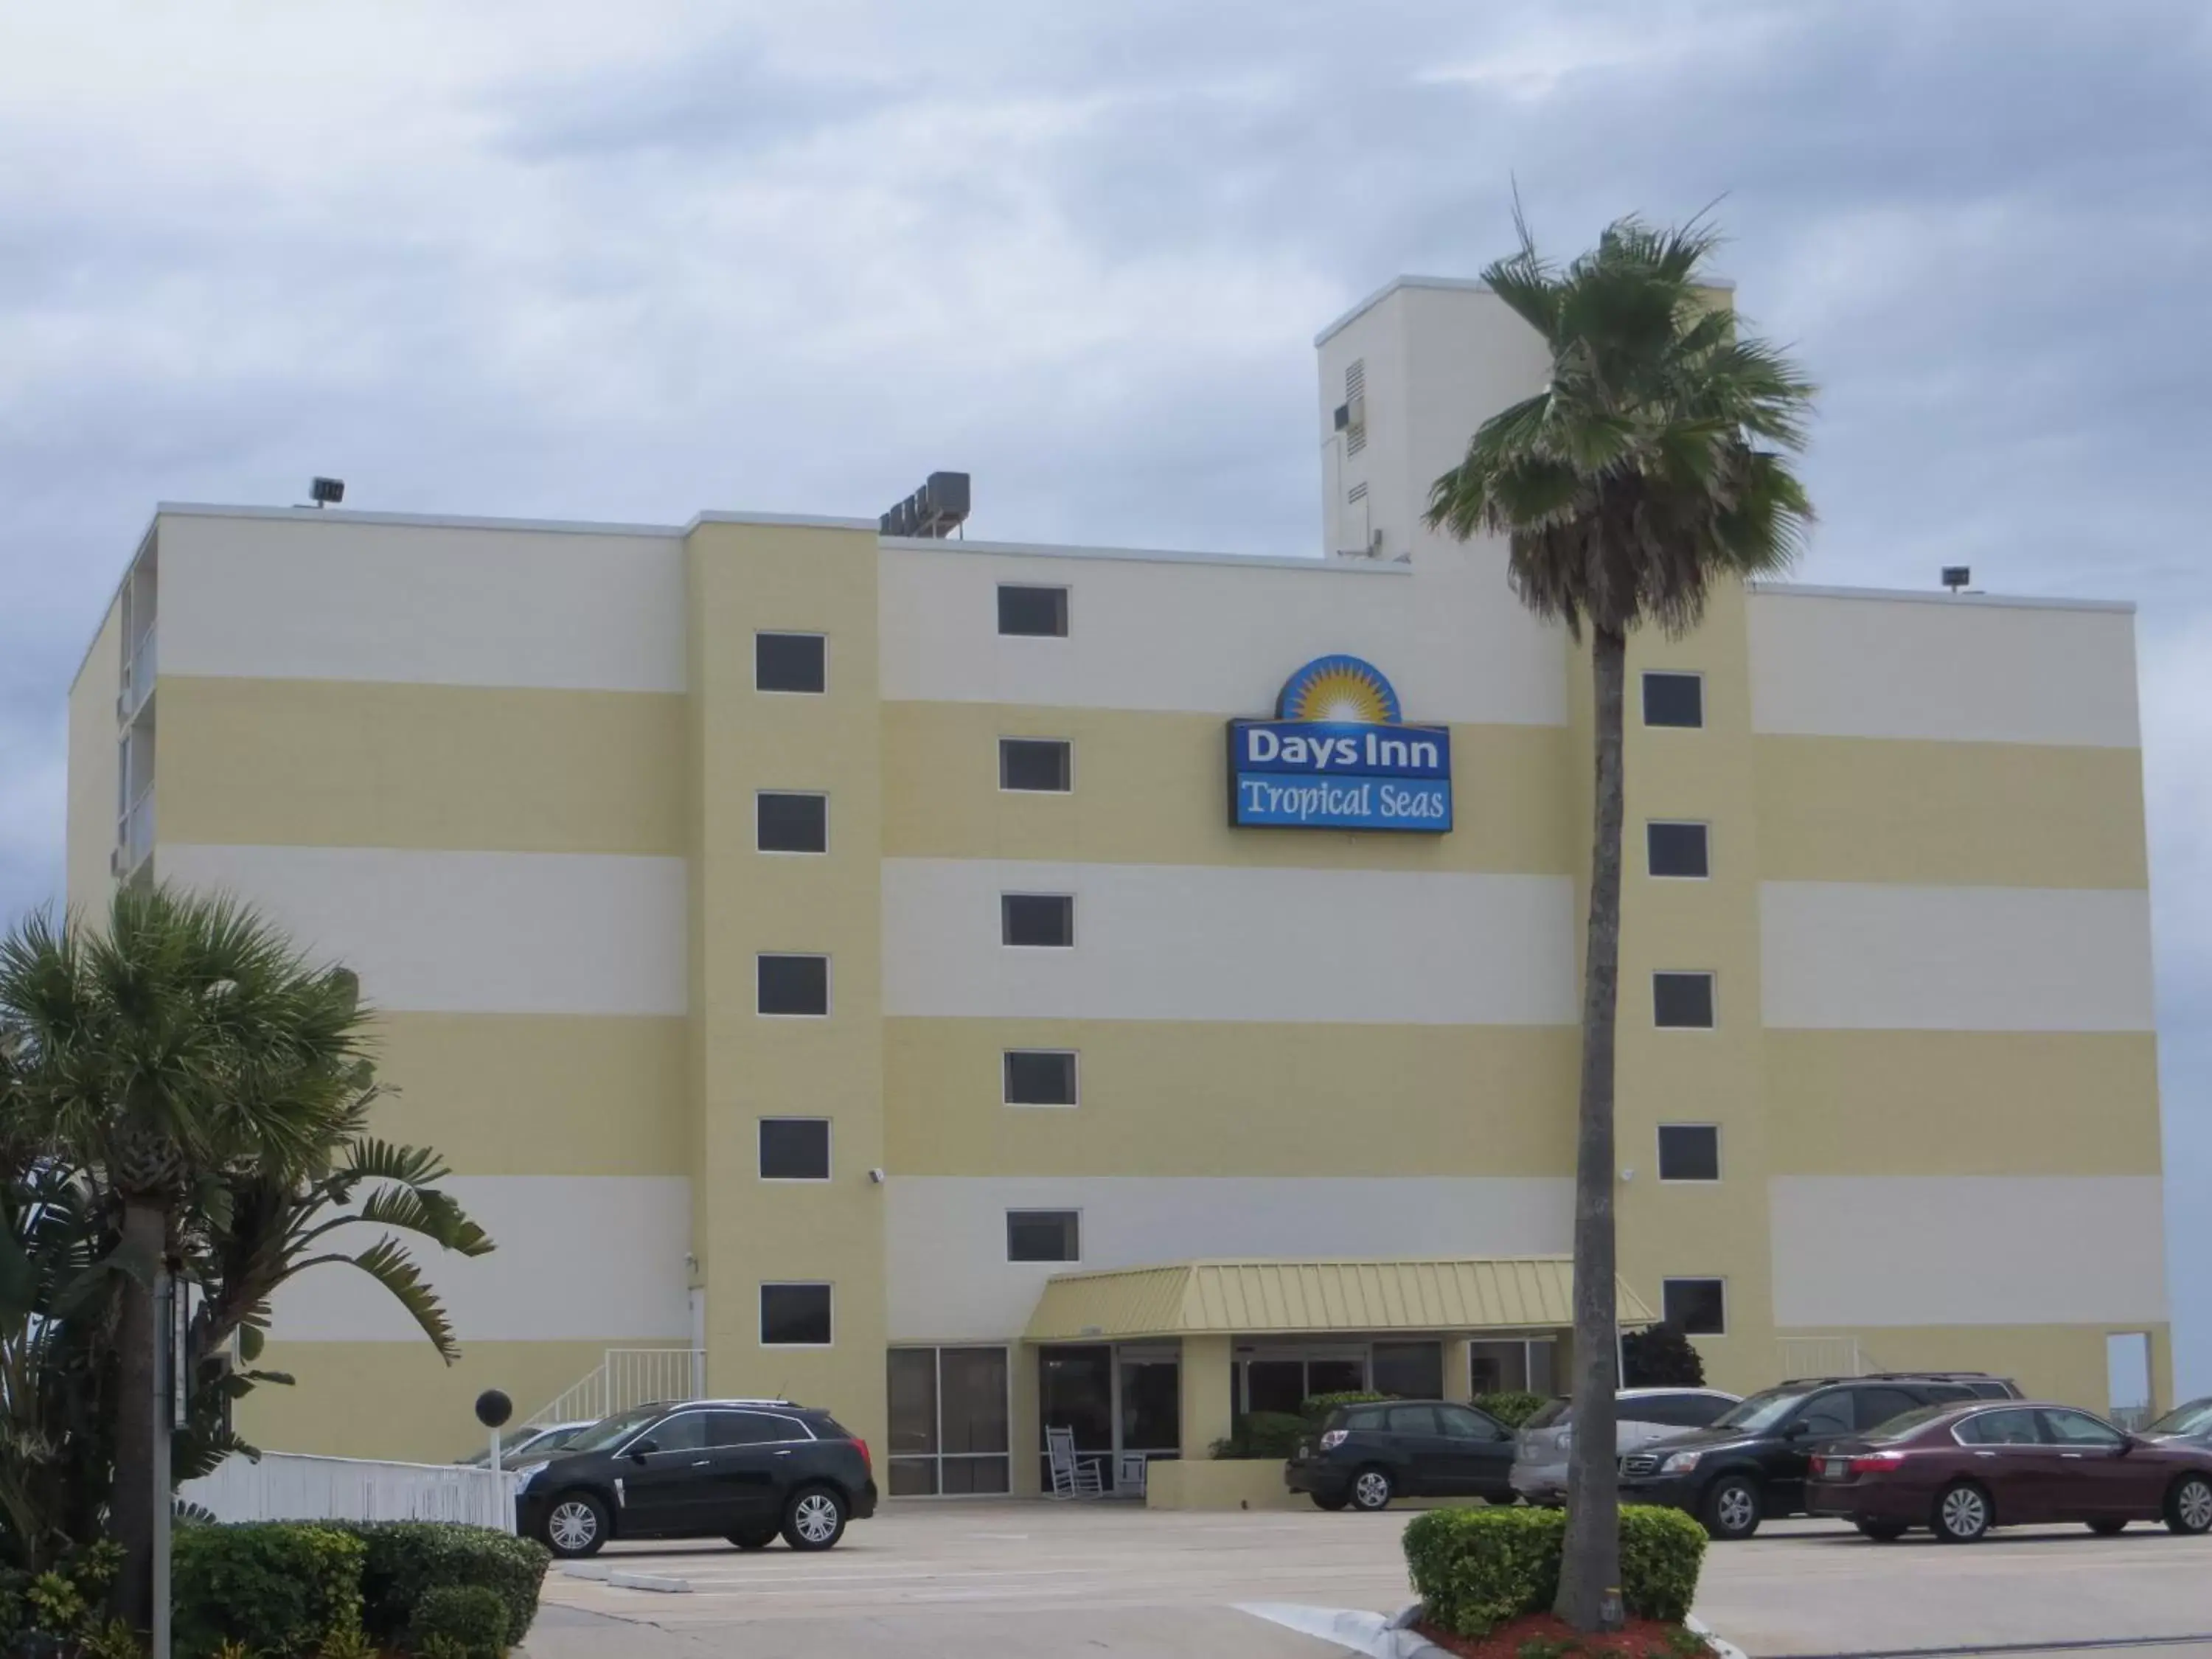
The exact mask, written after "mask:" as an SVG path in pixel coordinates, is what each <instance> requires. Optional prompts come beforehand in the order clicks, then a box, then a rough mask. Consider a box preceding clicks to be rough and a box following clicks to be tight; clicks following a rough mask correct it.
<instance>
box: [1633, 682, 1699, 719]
mask: <svg viewBox="0 0 2212 1659" xmlns="http://www.w3.org/2000/svg"><path fill="white" fill-rule="evenodd" d="M1644 724H1645V725H1646V726H1703V725H1704V724H1705V676H1704V675H1702V674H1662V673H1649V674H1646V675H1645V676H1644Z"/></svg>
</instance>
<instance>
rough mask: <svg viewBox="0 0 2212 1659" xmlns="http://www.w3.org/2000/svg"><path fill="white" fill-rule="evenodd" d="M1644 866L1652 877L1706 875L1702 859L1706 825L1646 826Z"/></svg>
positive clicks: (1656, 824)
mask: <svg viewBox="0 0 2212 1659" xmlns="http://www.w3.org/2000/svg"><path fill="white" fill-rule="evenodd" d="M1644 866H1645V867H1646V868H1647V869H1648V870H1649V871H1650V872H1651V873H1652V874H1653V875H1655V876H1709V875H1711V873H1712V871H1711V868H1710V866H1708V864H1707V861H1706V858H1705V825H1704V824H1702V823H1647V824H1645V825H1644Z"/></svg>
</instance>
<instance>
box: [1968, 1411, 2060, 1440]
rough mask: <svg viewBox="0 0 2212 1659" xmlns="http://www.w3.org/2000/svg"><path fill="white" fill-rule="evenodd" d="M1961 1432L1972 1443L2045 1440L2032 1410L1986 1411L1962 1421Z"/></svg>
mask: <svg viewBox="0 0 2212 1659" xmlns="http://www.w3.org/2000/svg"><path fill="white" fill-rule="evenodd" d="M1958 1433H1959V1438H1960V1439H1961V1440H1963V1441H1965V1442H1966V1443H1967V1444H1968V1445H1970V1446H2035V1445H2040V1444H2041V1443H2042V1441H2043V1431H2041V1430H2040V1429H2039V1428H2038V1427H2037V1426H2036V1424H2035V1413H2033V1412H1984V1413H1981V1414H1980V1415H1979V1416H1978V1417H1970V1418H1968V1419H1966V1421H1965V1422H1963V1423H1961V1424H1960V1425H1959V1431H1958Z"/></svg>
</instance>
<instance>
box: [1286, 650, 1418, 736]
mask: <svg viewBox="0 0 2212 1659" xmlns="http://www.w3.org/2000/svg"><path fill="white" fill-rule="evenodd" d="M1275 718H1276V719H1277V720H1315V721H1323V722H1327V723H1328V724H1330V725H1333V726H1396V725H1398V724H1399V723H1400V718H1401V717H1400V715H1399V713H1398V694H1397V693H1396V692H1395V691H1394V690H1391V689H1390V682H1389V681H1388V680H1386V679H1384V678H1383V674H1382V671H1380V670H1379V669H1377V668H1376V666H1375V665H1373V664H1372V663H1367V662H1362V661H1361V660H1360V659H1358V658H1357V657H1346V656H1334V657H1316V658H1315V659H1313V660H1312V661H1311V662H1310V663H1308V664H1307V665H1305V666H1304V668H1301V669H1300V670H1298V671H1297V673H1295V674H1293V675H1291V678H1289V679H1288V680H1286V681H1285V682H1284V684H1283V695H1282V696H1280V697H1279V698H1278V699H1277V700H1276V702H1275Z"/></svg>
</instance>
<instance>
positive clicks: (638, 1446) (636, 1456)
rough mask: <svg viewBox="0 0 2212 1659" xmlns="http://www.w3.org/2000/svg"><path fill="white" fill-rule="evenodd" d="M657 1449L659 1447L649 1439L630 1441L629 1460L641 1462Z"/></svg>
mask: <svg viewBox="0 0 2212 1659" xmlns="http://www.w3.org/2000/svg"><path fill="white" fill-rule="evenodd" d="M659 1449H660V1448H659V1447H658V1446H656V1445H654V1444H653V1442H652V1441H650V1440H637V1441H633V1442H631V1443H630V1449H629V1456H630V1462H633V1463H642V1462H645V1460H646V1458H647V1456H648V1455H650V1454H652V1453H653V1452H657V1451H659Z"/></svg>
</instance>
